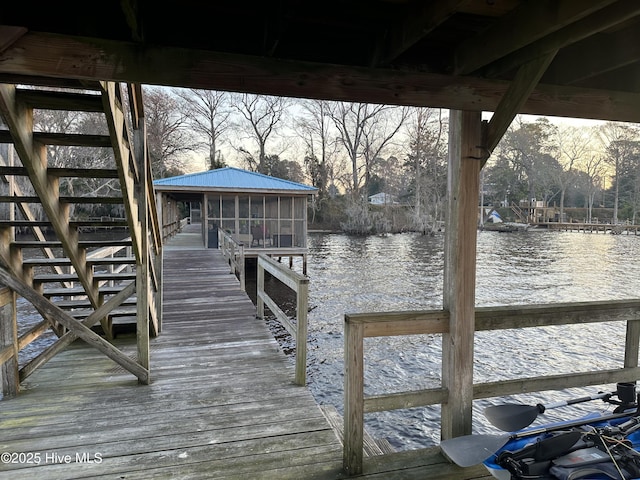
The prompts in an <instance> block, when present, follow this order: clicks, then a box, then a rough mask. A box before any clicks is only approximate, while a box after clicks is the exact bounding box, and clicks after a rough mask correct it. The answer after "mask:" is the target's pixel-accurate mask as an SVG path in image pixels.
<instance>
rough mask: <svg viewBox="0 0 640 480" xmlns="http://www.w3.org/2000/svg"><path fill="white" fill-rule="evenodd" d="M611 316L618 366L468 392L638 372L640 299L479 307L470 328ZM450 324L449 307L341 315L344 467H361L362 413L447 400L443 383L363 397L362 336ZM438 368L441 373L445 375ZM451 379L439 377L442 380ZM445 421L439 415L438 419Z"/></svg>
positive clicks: (493, 392)
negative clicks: (620, 332)
mask: <svg viewBox="0 0 640 480" xmlns="http://www.w3.org/2000/svg"><path fill="white" fill-rule="evenodd" d="M610 321H626V322H627V330H626V338H625V358H624V365H623V366H622V367H621V368H616V369H610V370H597V371H589V372H577V373H574V372H572V373H571V375H570V376H567V375H562V374H560V375H551V376H539V377H530V378H518V379H513V380H506V381H500V382H488V383H480V384H474V385H472V386H471V388H472V389H473V398H474V399H480V398H491V397H499V396H505V395H513V394H518V393H525V392H526V393H528V392H539V391H545V390H559V389H566V388H571V387H583V386H587V385H601V384H603V383H616V382H630V381H636V380H637V379H638V377H639V376H640V368H639V367H638V352H639V351H640V300H616V301H607V302H581V303H565V304H556V305H518V306H504V307H481V308H476V310H475V325H476V328H475V331H490V330H502V329H516V328H534V327H543V326H551V325H571V324H583V323H597V322H610ZM448 330H449V312H447V311H445V310H425V311H407V312H385V313H361V314H347V315H345V332H344V337H345V352H344V358H345V364H344V368H345V405H344V411H345V413H344V422H345V425H344V431H345V442H344V452H343V468H344V470H345V472H347V473H349V474H358V473H361V472H362V466H363V465H362V463H363V450H362V448H363V436H364V413H370V412H379V411H387V410H394V409H404V408H413V407H421V406H426V405H434V404H443V403H446V402H447V401H448V399H449V397H450V396H451V395H455V394H456V392H449V391H448V390H447V389H446V388H444V387H442V386H441V387H438V388H431V389H425V390H417V391H409V392H394V393H390V394H385V395H375V396H369V397H365V396H364V392H363V385H364V378H363V375H364V348H363V347H364V339H365V338H367V337H383V336H398V335H419V334H444V333H446V332H448ZM445 372H446V371H445V370H444V369H443V375H445ZM447 384H450V383H448V382H446V379H444V378H443V381H442V385H447ZM443 421H444V419H443Z"/></svg>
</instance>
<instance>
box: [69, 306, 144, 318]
mask: <svg viewBox="0 0 640 480" xmlns="http://www.w3.org/2000/svg"><path fill="white" fill-rule="evenodd" d="M93 312H94V310H93V309H91V308H87V309H80V310H73V311H69V312H67V313H68V314H69V315H71V316H72V317H73V318H87V317H88V316H89V315H91V314H92V313H93ZM136 314H137V311H136V307H135V306H132V307H128V308H119V307H118V308H115V309H113V310H111V311H110V312H109V315H108V316H109V317H131V316H134V317H135V316H136Z"/></svg>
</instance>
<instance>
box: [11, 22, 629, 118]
mask: <svg viewBox="0 0 640 480" xmlns="http://www.w3.org/2000/svg"><path fill="white" fill-rule="evenodd" d="M77 65H82V66H83V68H81V69H80V68H77ZM165 65H172V68H165ZM3 72H4V73H11V74H21V75H42V76H44V77H47V76H48V77H56V78H59V77H67V78H76V79H85V80H95V79H108V80H113V81H130V82H139V83H146V84H160V85H166V86H179V87H190V88H204V89H214V90H227V91H240V92H247V93H261V94H269V95H280V96H289V97H299V98H317V99H326V100H344V101H353V102H371V103H379V104H388V105H414V106H425V107H434V108H438V107H441V108H453V109H457V110H467V111H495V110H496V108H497V106H498V103H499V102H500V100H501V98H502V97H503V96H504V93H505V92H506V90H507V88H508V87H509V83H508V82H504V81H500V80H495V79H484V78H474V77H469V76H452V75H441V74H431V73H424V72H413V71H402V70H398V69H371V68H358V67H348V66H341V65H324V64H313V63H309V62H288V61H283V60H276V59H272V58H264V57H248V56H241V55H230V54H222V53H216V52H209V51H193V50H188V49H182V48H171V47H164V48H160V47H152V46H146V47H145V46H142V45H137V44H133V43H124V42H115V41H107V40H100V39H84V38H72V37H65V36H61V35H53V34H44V33H34V32H29V33H27V34H26V35H24V36H23V37H22V38H21V39H20V40H18V41H17V42H16V44H15V45H14V48H10V49H8V51H7V52H5V53H4V54H0V75H1V74H2V73H3ZM520 113H528V114H536V115H552V116H561V117H579V118H592V119H600V120H614V121H628V122H637V123H640V93H626V92H612V91H607V90H595V89H585V88H577V87H559V86H554V85H538V87H537V88H536V89H535V90H534V92H532V94H531V96H530V97H529V100H527V102H526V103H525V104H524V106H523V108H522V111H521V112H520Z"/></svg>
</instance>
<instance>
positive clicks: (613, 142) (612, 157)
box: [598, 122, 640, 223]
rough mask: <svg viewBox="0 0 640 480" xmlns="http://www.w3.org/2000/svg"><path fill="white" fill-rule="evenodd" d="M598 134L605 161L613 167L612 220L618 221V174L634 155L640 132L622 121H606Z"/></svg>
mask: <svg viewBox="0 0 640 480" xmlns="http://www.w3.org/2000/svg"><path fill="white" fill-rule="evenodd" d="M598 135H599V138H600V141H601V142H602V145H603V147H604V149H605V151H606V157H605V162H606V163H607V164H608V165H610V166H611V167H613V186H614V200H613V222H614V223H618V206H619V203H620V183H621V182H620V174H621V173H622V170H623V164H624V163H625V161H627V160H628V159H629V158H630V157H633V156H634V155H635V150H636V149H637V146H636V144H637V142H638V138H639V137H640V132H638V129H637V128H636V127H633V126H631V125H627V124H624V123H617V122H607V123H605V124H604V125H602V126H601V127H600V128H599V129H598Z"/></svg>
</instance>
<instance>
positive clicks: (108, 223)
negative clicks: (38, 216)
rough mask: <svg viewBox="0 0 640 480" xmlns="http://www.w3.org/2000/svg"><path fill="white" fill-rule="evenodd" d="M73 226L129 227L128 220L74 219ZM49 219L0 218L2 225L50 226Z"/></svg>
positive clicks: (71, 224) (0, 225) (70, 223)
mask: <svg viewBox="0 0 640 480" xmlns="http://www.w3.org/2000/svg"><path fill="white" fill-rule="evenodd" d="M69 225H70V226H72V227H127V226H129V223H128V222H127V221H126V220H73V221H71V222H69ZM50 226H51V222H49V221H48V220H0V228H2V227H5V228H6V227H50Z"/></svg>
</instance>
